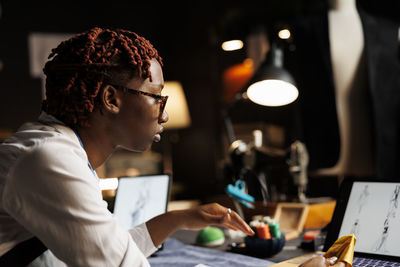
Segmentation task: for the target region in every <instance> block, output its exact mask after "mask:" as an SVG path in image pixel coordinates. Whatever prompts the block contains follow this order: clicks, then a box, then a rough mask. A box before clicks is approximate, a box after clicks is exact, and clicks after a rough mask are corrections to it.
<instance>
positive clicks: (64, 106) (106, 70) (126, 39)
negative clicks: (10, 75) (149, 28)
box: [42, 28, 163, 127]
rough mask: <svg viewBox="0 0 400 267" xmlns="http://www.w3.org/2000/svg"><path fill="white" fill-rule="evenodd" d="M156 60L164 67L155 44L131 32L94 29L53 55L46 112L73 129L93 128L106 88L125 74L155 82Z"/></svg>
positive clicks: (46, 71) (47, 71)
mask: <svg viewBox="0 0 400 267" xmlns="http://www.w3.org/2000/svg"><path fill="white" fill-rule="evenodd" d="M153 58H154V59H156V60H157V61H158V62H159V63H160V65H161V66H162V65H163V64H162V59H161V57H160V56H159V55H158V52H157V50H156V49H155V48H154V47H153V46H152V44H151V43H150V42H149V41H148V40H146V39H145V38H143V37H141V36H139V35H137V34H136V33H134V32H131V31H128V30H122V29H115V30H111V29H102V28H93V29H90V30H89V31H87V32H84V33H80V34H77V35H75V36H74V37H72V38H70V39H68V40H66V41H63V42H61V43H60V45H59V46H58V47H57V48H54V49H52V52H51V54H50V55H49V61H47V63H46V65H45V67H44V69H43V71H44V74H45V75H46V99H45V100H44V101H43V103H42V110H43V111H45V112H46V113H48V114H50V115H53V116H55V117H56V118H57V119H59V120H61V121H62V122H64V123H65V124H66V125H69V126H71V127H81V126H89V122H88V120H89V115H90V113H91V112H93V111H94V110H96V109H97V108H98V107H99V104H100V96H99V95H100V94H99V92H101V89H102V87H103V85H105V84H106V83H107V81H109V80H111V81H112V80H115V79H117V78H119V79H122V78H123V77H124V74H125V77H126V74H129V75H137V76H138V77H141V78H143V79H146V78H149V79H150V80H151V72H150V61H151V59H153Z"/></svg>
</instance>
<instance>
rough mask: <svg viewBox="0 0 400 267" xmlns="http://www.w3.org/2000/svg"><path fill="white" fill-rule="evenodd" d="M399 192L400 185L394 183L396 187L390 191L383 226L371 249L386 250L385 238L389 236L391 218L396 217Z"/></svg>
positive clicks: (391, 225) (391, 224)
mask: <svg viewBox="0 0 400 267" xmlns="http://www.w3.org/2000/svg"><path fill="white" fill-rule="evenodd" d="M399 193H400V186H399V185H396V188H395V189H394V191H393V192H392V195H391V197H390V200H389V207H388V212H387V214H386V218H385V221H384V222H383V227H382V231H381V234H380V236H379V237H378V240H377V241H376V242H375V244H374V247H373V250H374V251H376V252H377V251H379V252H388V251H389V250H388V248H387V240H388V237H389V233H390V230H391V228H392V227H393V223H392V221H393V219H394V218H396V214H397V210H398V209H397V208H398V203H399Z"/></svg>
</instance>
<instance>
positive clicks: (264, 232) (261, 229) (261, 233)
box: [256, 224, 271, 239]
mask: <svg viewBox="0 0 400 267" xmlns="http://www.w3.org/2000/svg"><path fill="white" fill-rule="evenodd" d="M256 233H257V237H258V238H263V239H271V233H270V231H269V226H268V224H262V225H258V226H256Z"/></svg>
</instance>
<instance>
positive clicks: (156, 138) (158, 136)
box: [153, 134, 161, 142]
mask: <svg viewBox="0 0 400 267" xmlns="http://www.w3.org/2000/svg"><path fill="white" fill-rule="evenodd" d="M153 140H154V142H160V140H161V135H160V134H156V135H154V138H153Z"/></svg>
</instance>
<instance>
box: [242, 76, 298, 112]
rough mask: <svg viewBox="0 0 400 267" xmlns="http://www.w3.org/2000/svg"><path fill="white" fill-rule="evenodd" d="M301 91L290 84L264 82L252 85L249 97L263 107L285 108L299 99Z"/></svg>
mask: <svg viewBox="0 0 400 267" xmlns="http://www.w3.org/2000/svg"><path fill="white" fill-rule="evenodd" d="M298 95H299V91H298V90H297V88H296V87H295V86H294V85H293V84H291V83H288V82H284V81H281V80H263V81H259V82H256V83H253V84H252V85H250V87H249V88H248V89H247V96H248V97H249V99H250V100H251V101H253V102H254V103H257V104H259V105H263V106H273V107H276V106H283V105H287V104H290V103H292V102H293V101H295V100H296V99H297V97H298Z"/></svg>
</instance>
